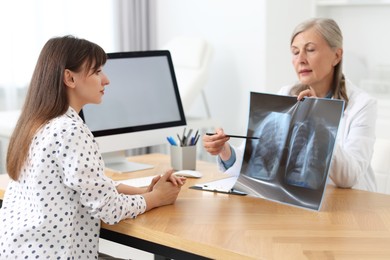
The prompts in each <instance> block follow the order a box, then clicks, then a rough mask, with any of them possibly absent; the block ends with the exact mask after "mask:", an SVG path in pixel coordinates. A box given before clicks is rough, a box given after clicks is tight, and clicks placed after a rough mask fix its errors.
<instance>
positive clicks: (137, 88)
mask: <svg viewBox="0 0 390 260" xmlns="http://www.w3.org/2000/svg"><path fill="white" fill-rule="evenodd" d="M107 55H108V59H107V62H106V64H105V66H104V67H103V71H104V72H105V74H106V75H107V77H108V78H109V80H110V84H109V85H108V86H106V88H105V94H104V96H103V101H102V103H101V104H97V105H96V104H88V105H86V106H84V108H83V109H82V111H81V112H80V115H81V117H82V118H83V119H84V121H85V123H86V124H87V126H88V127H89V129H90V130H91V131H92V134H93V135H94V136H95V138H96V140H97V142H98V143H99V147H100V150H101V152H102V153H103V157H104V158H105V157H106V158H107V159H106V158H105V163H106V166H107V167H108V168H113V167H110V166H108V165H107V164H108V163H115V160H116V159H114V162H111V161H110V162H108V160H112V158H111V157H112V156H109V154H108V153H111V155H112V154H113V153H112V152H121V153H122V152H123V151H125V150H129V149H133V148H139V147H147V146H152V145H158V144H163V143H166V142H167V141H166V137H167V136H170V135H175V134H176V132H178V131H179V128H180V127H183V126H185V125H186V120H185V115H184V112H183V107H182V103H181V99H180V93H179V89H178V86H177V82H176V77H175V73H174V68H173V64H172V59H171V56H170V53H169V51H142V52H120V53H108V54H107ZM115 154H117V153H115ZM108 158H110V159H108ZM118 163H119V162H118ZM111 166H112V165H111ZM114 170H118V171H130V170H126V169H122V170H121V169H114Z"/></svg>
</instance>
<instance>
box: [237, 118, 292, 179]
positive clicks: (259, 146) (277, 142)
mask: <svg viewBox="0 0 390 260" xmlns="http://www.w3.org/2000/svg"><path fill="white" fill-rule="evenodd" d="M290 121H291V116H290V115H289V114H286V113H278V112H271V113H270V114H269V115H267V116H266V117H265V118H264V120H262V121H261V122H260V124H259V125H258V126H257V127H256V128H255V130H254V136H256V137H260V139H258V140H252V141H251V146H252V154H251V156H250V159H249V161H248V168H247V169H246V172H245V173H244V174H245V175H247V176H250V177H253V178H257V179H262V180H270V179H273V178H274V177H275V175H276V173H277V171H278V168H279V165H280V160H281V158H282V155H283V149H284V147H285V144H286V139H287V136H288V129H289V125H290Z"/></svg>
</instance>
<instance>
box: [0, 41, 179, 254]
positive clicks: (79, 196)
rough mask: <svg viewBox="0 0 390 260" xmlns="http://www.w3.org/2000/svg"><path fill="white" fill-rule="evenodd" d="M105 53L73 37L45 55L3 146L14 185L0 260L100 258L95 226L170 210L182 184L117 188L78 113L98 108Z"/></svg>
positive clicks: (164, 181) (170, 181)
mask: <svg viewBox="0 0 390 260" xmlns="http://www.w3.org/2000/svg"><path fill="white" fill-rule="evenodd" d="M106 58H107V57H106V53H105V52H104V50H103V49H102V48H101V47H100V46H98V45H96V44H94V43H92V42H89V41H87V40H84V39H78V38H75V37H72V36H65V37H57V38H53V39H50V40H49V41H48V42H47V43H46V44H45V46H44V47H43V49H42V51H41V54H40V56H39V59H38V62H37V65H36V67H35V71H34V73H33V76H32V80H31V83H30V86H29V90H28V93H27V97H26V101H25V104H24V107H23V109H22V113H21V116H20V118H19V121H18V123H17V125H16V128H15V131H14V133H13V135H12V137H11V140H10V143H9V149H8V154H7V171H8V174H9V176H10V177H11V179H12V180H13V181H11V182H10V184H9V185H8V187H7V190H6V193H5V196H4V201H3V205H2V206H3V207H2V208H1V209H0V220H1V223H2V227H1V230H0V258H1V259H8V258H9V259H11V258H12V259H15V258H25V257H29V258H39V259H44V258H50V259H53V258H56V259H89V258H94V259H97V258H98V248H99V246H98V241H99V229H100V221H101V220H102V221H104V222H106V223H108V224H115V223H118V222H119V221H120V220H122V219H125V218H135V217H136V216H137V215H139V214H142V213H144V212H145V211H148V210H151V209H153V208H155V207H159V206H163V205H168V204H172V203H174V202H175V200H176V198H177V196H178V193H179V191H180V187H181V185H183V183H184V179H181V178H178V177H175V176H173V175H172V172H173V171H167V172H166V173H165V174H164V175H162V176H161V177H160V176H159V177H156V178H155V179H153V180H152V183H151V184H150V185H149V187H147V188H136V187H130V186H127V185H124V184H119V185H118V186H116V184H115V183H114V181H112V180H111V179H109V178H108V177H106V176H105V174H104V163H103V161H102V158H101V155H100V152H99V149H98V145H97V143H96V142H95V140H94V138H93V136H92V133H91V132H90V130H89V129H88V127H87V126H86V125H85V124H84V122H83V121H82V119H81V118H80V117H79V115H78V113H79V112H80V110H81V109H82V107H83V106H84V105H86V104H89V103H93V104H99V103H100V102H101V101H102V97H103V95H104V91H105V87H106V86H107V85H108V84H109V79H108V78H107V76H106V75H105V74H104V72H103V66H104V64H105V62H106Z"/></svg>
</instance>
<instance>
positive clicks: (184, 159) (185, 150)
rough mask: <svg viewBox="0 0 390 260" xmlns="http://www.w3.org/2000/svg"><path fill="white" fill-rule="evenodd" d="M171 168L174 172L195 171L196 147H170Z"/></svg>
mask: <svg viewBox="0 0 390 260" xmlns="http://www.w3.org/2000/svg"><path fill="white" fill-rule="evenodd" d="M170 147H171V166H172V168H173V169H174V170H177V171H180V170H195V169H196V145H191V146H176V145H171V146H170Z"/></svg>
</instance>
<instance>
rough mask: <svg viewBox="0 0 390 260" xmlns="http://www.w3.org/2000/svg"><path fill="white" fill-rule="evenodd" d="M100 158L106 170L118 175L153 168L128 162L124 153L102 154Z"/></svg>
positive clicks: (148, 165)
mask: <svg viewBox="0 0 390 260" xmlns="http://www.w3.org/2000/svg"><path fill="white" fill-rule="evenodd" d="M102 157H103V160H104V164H105V166H106V168H107V169H110V170H113V171H116V172H120V173H125V172H135V171H142V170H146V169H152V168H154V166H153V165H150V164H144V163H136V162H130V161H129V160H128V159H127V157H126V152H125V151H119V152H110V153H103V154H102Z"/></svg>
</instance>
